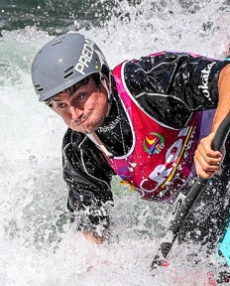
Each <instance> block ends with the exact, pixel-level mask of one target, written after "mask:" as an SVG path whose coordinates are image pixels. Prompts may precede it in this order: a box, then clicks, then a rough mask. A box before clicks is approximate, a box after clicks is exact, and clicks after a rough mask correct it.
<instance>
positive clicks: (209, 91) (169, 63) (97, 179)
mask: <svg viewBox="0 0 230 286" xmlns="http://www.w3.org/2000/svg"><path fill="white" fill-rule="evenodd" d="M228 63H229V62H228V61H216V60H213V59H208V58H205V57H201V56H196V55H195V56H194V55H190V54H188V53H172V52H164V53H159V54H156V55H150V56H147V57H142V58H141V59H140V60H132V61H127V62H126V65H125V69H124V78H125V81H126V85H127V87H128V88H129V91H130V93H131V94H132V95H133V96H134V97H135V99H136V100H137V101H138V102H139V104H140V106H141V107H142V108H144V110H145V111H146V112H147V113H148V114H149V115H150V116H152V117H153V118H155V119H157V120H158V121H161V122H162V123H165V124H166V125H169V126H171V127H173V128H183V127H184V125H185V124H186V122H187V120H188V118H189V116H190V115H191V113H192V112H195V111H201V110H206V109H214V108H216V106H217V102H218V89H217V84H218V76H219V73H220V71H221V69H222V68H223V67H224V66H225V65H227V64H228ZM113 96H115V97H116V99H117V101H118V102H119V95H118V94H114V95H113ZM119 110H120V112H119V113H120V114H121V115H122V129H123V134H125V138H124V141H125V142H124V143H125V144H123V143H122V142H121V134H120V133H119V132H120V131H119V128H118V126H116V125H118V124H117V123H116V120H115V119H116V118H117V108H116V107H115V103H114V102H113V103H112V108H111V113H110V116H109V117H108V118H106V120H105V122H104V123H103V126H102V130H104V131H106V132H101V133H100V134H99V137H100V139H101V140H102V142H103V143H104V144H105V146H106V147H107V149H108V150H111V151H112V152H113V154H115V155H116V154H117V155H118V154H119V155H122V154H124V153H125V152H126V151H127V150H128V148H129V146H130V143H129V142H131V141H132V136H131V130H130V126H129V124H128V120H127V118H126V115H125V113H124V111H123V109H122V106H121V104H120V102H119ZM172 118H173V120H172ZM111 126H112V127H113V128H111ZM125 149H126V150H125ZM63 174H64V179H65V181H66V183H67V186H68V204H67V207H68V209H69V211H70V212H71V213H73V215H74V217H75V221H76V223H77V228H78V229H79V230H89V231H97V232H98V233H100V234H101V232H103V231H104V230H106V229H108V226H109V205H111V204H112V201H113V195H112V190H111V185H110V182H111V179H112V175H115V173H114V171H113V170H112V169H111V167H110V166H109V164H108V163H107V160H106V159H105V158H104V155H103V154H102V153H101V151H100V150H99V149H98V148H97V147H96V146H95V145H94V143H93V142H91V140H90V139H88V138H87V137H86V135H84V134H82V133H78V132H76V131H73V130H71V129H68V130H67V132H66V134H65V136H64V140H63Z"/></svg>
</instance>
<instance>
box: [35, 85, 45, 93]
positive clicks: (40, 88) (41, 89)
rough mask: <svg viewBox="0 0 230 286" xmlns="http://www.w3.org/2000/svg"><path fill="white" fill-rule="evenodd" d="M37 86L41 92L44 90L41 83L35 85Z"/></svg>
mask: <svg viewBox="0 0 230 286" xmlns="http://www.w3.org/2000/svg"><path fill="white" fill-rule="evenodd" d="M35 87H36V89H37V91H39V92H40V91H43V90H44V88H42V87H41V86H40V85H39V84H37V85H35Z"/></svg>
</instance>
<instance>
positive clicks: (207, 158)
mask: <svg viewBox="0 0 230 286" xmlns="http://www.w3.org/2000/svg"><path fill="white" fill-rule="evenodd" d="M218 92H219V101H218V105H217V109H216V113H215V116H214V119H213V124H212V132H211V134H210V135H209V136H207V137H205V138H203V139H202V140H201V142H200V144H199V146H198V148H197V150H196V152H195V156H194V161H195V166H196V172H197V175H198V176H200V177H202V178H205V179H208V178H210V177H212V176H213V175H214V174H215V173H219V172H220V163H221V161H222V160H223V154H222V153H221V152H217V151H213V150H212V149H211V142H212V140H213V137H214V134H215V132H216V130H217V128H218V126H219V125H220V123H221V122H222V121H223V119H224V118H225V117H226V115H227V114H228V112H229V109H230V65H227V66H225V67H224V68H223V69H222V70H221V72H220V75H219V80H218Z"/></svg>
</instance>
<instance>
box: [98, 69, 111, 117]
mask: <svg viewBox="0 0 230 286" xmlns="http://www.w3.org/2000/svg"><path fill="white" fill-rule="evenodd" d="M100 81H101V83H102V84H103V86H104V88H105V90H106V91H107V96H108V110H107V113H106V117H108V116H109V112H110V109H111V105H112V96H111V95H112V81H111V72H109V86H108V85H107V83H106V80H105V77H104V75H103V74H102V73H100Z"/></svg>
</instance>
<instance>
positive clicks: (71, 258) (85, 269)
mask: <svg viewBox="0 0 230 286" xmlns="http://www.w3.org/2000/svg"><path fill="white" fill-rule="evenodd" d="M151 2H152V1H148V0H145V1H142V4H141V6H140V7H139V8H140V9H139V10H140V11H142V14H139V16H138V17H137V18H136V14H137V9H134V8H133V7H132V8H131V7H130V6H129V5H128V4H127V2H126V1H123V2H122V3H120V7H119V9H120V11H122V13H123V14H125V13H127V12H129V13H130V17H131V21H130V22H126V23H124V22H121V21H120V20H119V19H118V18H115V17H112V20H110V22H109V23H107V26H105V27H104V28H100V29H99V28H97V29H96V28H95V29H92V30H89V31H82V32H85V34H86V35H87V36H88V37H89V38H91V39H92V40H94V41H96V42H97V44H98V45H99V46H100V47H101V49H102V50H103V51H104V54H105V55H106V58H107V59H108V62H109V63H110V65H111V67H114V66H115V65H116V64H118V63H120V62H121V61H123V60H125V59H131V58H134V57H139V56H142V55H147V54H150V53H153V52H156V51H160V50H176V51H192V52H194V53H200V54H203V55H206V56H209V57H217V58H221V57H223V54H224V50H225V47H226V45H227V43H228V40H229V36H230V33H229V29H228V26H229V24H230V21H229V19H228V17H227V15H228V14H227V12H226V11H221V10H220V9H219V8H220V7H223V3H222V1H202V2H201V1H190V2H188V1H180V2H179V1H176V0H172V1H167V2H166V1H159V2H158V1H156V2H157V3H158V4H157V5H158V7H155V8H154V9H153V5H152V4H151ZM168 2H169V3H168ZM200 2H201V3H200ZM186 3H187V4H186ZM182 6H183V7H182ZM137 7H138V6H137ZM188 10H189V11H194V13H189V12H188ZM169 11H172V13H169ZM218 11H219V12H218ZM135 18H136V19H135ZM75 24H76V25H77V19H76V22H75ZM205 25H206V27H208V25H209V26H210V25H211V26H210V28H207V29H206V30H204V29H203V27H204V26H205ZM50 38H51V37H50V36H49V35H47V34H45V33H43V32H39V31H37V30H35V29H33V28H26V29H24V30H22V31H18V32H16V31H15V32H4V33H3V38H2V39H0V93H1V97H0V102H1V104H0V135H1V141H0V194H1V196H0V285H4V286H12V285H17V286H28V285H33V286H35V285H39V286H48V285H49V286H50V285H58V286H62V285H63V286H65V285H68V286H73V285H77V286H81V285H87V286H91V285H92V286H99V285H106V286H107V285H108V286H109V285H122V286H123V285H127V286H134V285H135V286H137V285H140V286H148V285H159V286H164V285H167V286H169V285H198V286H199V285H207V284H206V272H207V271H209V270H211V269H210V268H208V267H207V263H206V262H205V260H204V262H203V264H202V267H201V266H200V265H199V267H196V265H195V264H194V262H193V261H192V260H189V259H188V258H187V257H185V255H179V256H178V257H177V255H176V254H175V255H173V253H172V255H171V256H172V263H171V264H170V267H168V268H161V269H159V270H158V271H157V273H156V276H155V277H152V275H151V272H149V265H150V263H151V261H152V259H153V257H154V254H155V253H156V250H157V247H158V243H159V239H158V236H159V233H162V231H161V229H162V225H165V224H166V219H165V218H164V219H163V217H161V215H162V216H163V215H164V213H165V207H164V208H163V209H162V207H161V206H159V205H155V204H153V203H151V202H143V201H141V200H140V199H139V196H138V195H137V194H131V193H130V192H129V191H128V189H126V188H123V187H121V186H119V184H118V182H119V180H118V179H114V181H113V189H114V193H115V208H114V210H113V213H112V216H113V222H114V224H113V225H112V237H111V240H110V242H109V243H105V244H103V245H95V244H93V243H91V242H90V241H87V240H85V239H84V238H83V237H82V235H81V234H78V233H76V232H75V231H74V229H72V228H71V226H70V225H69V223H68V216H67V214H66V213H65V202H66V188H65V184H64V183H63V181H62V178H61V176H62V175H61V141H62V136H63V133H64V131H65V126H64V123H62V121H61V119H60V118H58V117H57V116H56V115H55V114H53V113H52V112H51V111H50V110H49V109H48V108H47V107H46V106H44V104H42V103H39V102H38V100H37V98H36V95H35V92H34V90H33V88H32V84H31V79H30V65H31V61H32V59H33V57H34V55H35V53H36V52H37V51H38V49H39V48H40V47H41V46H42V45H43V44H44V43H45V42H47V41H48V40H49V39H50ZM156 213H157V214H158V215H156ZM175 248H176V249H175V253H177V254H178V253H179V254H180V252H181V253H184V254H186V253H187V254H188V251H186V250H183V251H180V249H179V247H175ZM216 268H218V265H217V263H216V262H215V261H214V267H213V269H212V270H213V271H214V272H215V271H216ZM178 277H179V278H178Z"/></svg>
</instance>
